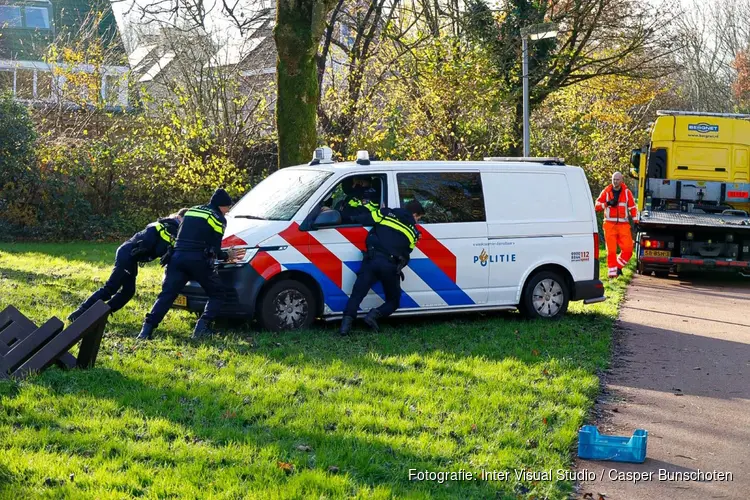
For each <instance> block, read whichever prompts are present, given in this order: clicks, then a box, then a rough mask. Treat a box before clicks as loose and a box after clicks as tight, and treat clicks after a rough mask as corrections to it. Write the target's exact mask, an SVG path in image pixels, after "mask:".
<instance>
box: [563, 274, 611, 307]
mask: <svg viewBox="0 0 750 500" xmlns="http://www.w3.org/2000/svg"><path fill="white" fill-rule="evenodd" d="M571 300H573V301H576V300H582V301H583V303H584V304H587V305H588V304H596V303H597V302H604V301H605V300H607V297H605V296H604V283H602V282H601V280H588V281H576V282H575V283H573V298H572V299H571Z"/></svg>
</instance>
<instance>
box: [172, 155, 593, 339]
mask: <svg viewBox="0 0 750 500" xmlns="http://www.w3.org/2000/svg"><path fill="white" fill-rule="evenodd" d="M331 157H332V154H331V150H330V149H329V148H319V149H318V150H316V152H315V157H314V159H313V161H312V162H310V164H309V165H304V166H296V167H288V168H284V169H281V170H279V171H277V172H275V173H273V174H272V175H270V176H268V177H267V178H266V179H264V180H263V181H262V182H261V183H259V184H258V185H257V186H256V187H255V188H253V189H252V190H251V191H250V192H249V193H247V194H246V195H245V196H244V197H243V198H242V199H241V200H240V201H239V202H238V203H237V204H236V205H235V206H234V207H233V208H232V210H231V211H230V212H229V213H228V214H227V221H228V222H227V229H226V232H225V236H224V241H223V243H222V246H223V247H224V248H227V247H232V246H234V247H235V248H237V249H239V250H240V255H241V259H240V261H239V262H237V263H234V264H220V265H219V274H220V276H221V278H222V280H223V282H224V284H225V285H227V287H228V289H229V290H230V292H229V296H228V297H227V301H226V302H225V304H224V306H223V309H222V314H223V315H226V316H244V317H256V318H257V319H258V320H259V323H260V325H261V326H262V327H263V328H265V329H269V330H283V329H297V328H305V327H308V326H309V325H310V324H311V323H312V322H313V321H314V319H315V318H324V319H326V320H335V319H340V318H341V317H342V312H343V311H344V308H345V306H346V302H347V299H348V296H349V294H350V293H351V290H352V286H353V285H354V281H355V279H356V277H357V271H358V270H359V267H360V265H361V262H362V257H363V253H362V251H363V250H364V249H365V244H364V243H365V237H366V236H367V232H368V230H369V228H368V227H362V226H359V225H352V224H342V221H341V215H340V213H339V211H337V210H335V209H336V208H340V203H341V202H342V200H343V199H344V198H345V197H346V194H345V192H344V191H345V187H346V186H347V185H350V184H351V182H352V179H353V178H358V179H362V178H363V177H364V178H366V179H367V180H368V181H370V184H371V186H372V187H374V188H375V189H376V191H377V192H378V195H379V196H380V202H381V206H382V205H384V206H388V207H399V206H403V205H404V204H405V203H406V202H408V201H409V200H412V199H415V198H416V199H417V200H418V201H419V202H421V203H422V205H423V206H424V208H425V212H426V213H425V215H424V217H423V218H422V220H421V221H420V223H419V224H418V226H417V227H418V228H419V230H420V232H421V238H420V239H419V241H418V243H417V246H416V248H415V250H414V251H413V252H412V254H411V261H410V262H409V265H408V266H407V267H406V268H405V269H404V275H405V280H404V281H402V290H403V293H402V295H401V302H400V307H399V309H398V310H397V311H396V313H395V314H394V316H399V315H416V314H434V313H450V312H469V311H488V310H503V309H516V308H518V309H520V310H521V311H522V312H524V313H525V314H527V315H528V316H530V317H532V318H538V317H541V318H551V319H556V318H559V317H561V316H562V315H563V314H564V313H565V312H566V310H567V308H568V303H569V301H571V300H572V301H577V300H583V301H584V303H585V304H590V303H594V302H601V301H603V300H605V297H604V287H603V285H602V282H601V281H600V280H599V262H598V260H599V242H598V228H597V221H596V216H595V213H594V206H593V201H592V196H591V191H590V190H589V185H588V182H587V180H586V177H585V174H584V172H583V170H582V169H581V168H580V167H573V166H565V165H564V164H563V163H562V162H561V161H559V160H557V159H554V158H553V159H532V158H526V159H519V158H488V159H486V160H485V161H482V162H451V161H387V162H386V161H382V162H381V161H372V162H371V161H370V160H369V159H368V155H367V152H364V151H362V152H360V153H358V160H357V161H356V162H345V163H335V162H333V161H332V160H331ZM324 205H325V206H328V207H330V208H332V210H323V209H322V207H323V206H324ZM383 300H384V293H383V290H382V288H381V287H380V285H379V284H378V285H376V286H375V287H374V288H373V289H372V290H370V293H369V294H368V296H367V297H366V298H365V299H364V300H363V302H362V304H361V306H360V307H361V310H360V312H361V313H362V314H364V313H366V312H367V311H368V310H369V309H370V308H372V307H377V306H379V305H380V304H382V303H383ZM205 303H206V296H205V294H204V292H203V290H202V289H201V288H200V286H199V285H198V284H197V283H192V282H191V283H188V284H187V285H186V287H185V288H184V289H183V291H182V294H181V295H180V297H178V300H177V301H175V306H174V307H178V308H185V309H189V310H191V311H194V312H196V313H198V312H200V311H202V310H203V307H204V305H205Z"/></svg>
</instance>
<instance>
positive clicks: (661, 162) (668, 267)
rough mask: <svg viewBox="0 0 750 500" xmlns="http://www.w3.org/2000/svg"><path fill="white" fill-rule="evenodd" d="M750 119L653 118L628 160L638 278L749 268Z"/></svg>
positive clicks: (663, 114) (669, 114) (664, 114)
mask: <svg viewBox="0 0 750 500" xmlns="http://www.w3.org/2000/svg"><path fill="white" fill-rule="evenodd" d="M749 119H750V115H737V114H720V113H697V112H687V111H657V119H656V121H655V122H654V124H653V128H652V130H651V141H650V144H649V145H648V146H646V147H644V148H642V149H641V150H634V151H633V152H632V154H631V166H632V168H631V170H630V175H631V177H633V178H635V179H638V186H637V189H636V192H637V198H638V210H639V213H640V221H639V223H638V231H637V234H636V257H637V259H638V271H639V272H641V273H648V274H650V273H651V272H652V271H653V272H655V273H656V274H657V276H663V275H666V274H668V273H669V272H680V271H688V270H717V271H722V270H725V271H737V270H740V271H748V272H750V270H748V269H747V268H748V267H750V220H749V219H748V210H750V121H748V120H749Z"/></svg>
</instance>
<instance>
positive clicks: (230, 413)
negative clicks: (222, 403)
mask: <svg viewBox="0 0 750 500" xmlns="http://www.w3.org/2000/svg"><path fill="white" fill-rule="evenodd" d="M236 416H237V414H236V413H235V412H233V411H229V410H227V411H225V412H224V415H222V417H224V418H234V417H236Z"/></svg>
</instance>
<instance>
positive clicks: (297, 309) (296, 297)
mask: <svg viewBox="0 0 750 500" xmlns="http://www.w3.org/2000/svg"><path fill="white" fill-rule="evenodd" d="M317 310H318V309H317V303H316V301H315V295H313V293H312V291H310V289H309V288H308V287H307V286H306V285H305V284H304V283H301V282H299V281H295V280H281V281H279V282H277V283H274V284H273V285H271V287H270V288H268V290H266V291H265V292H264V293H263V295H262V297H261V299H260V303H259V308H258V322H259V323H260V326H261V328H263V329H264V330H269V331H272V332H279V331H283V330H302V329H305V328H309V327H310V325H312V323H313V321H314V320H315V314H316V313H315V312H316V311H317Z"/></svg>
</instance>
